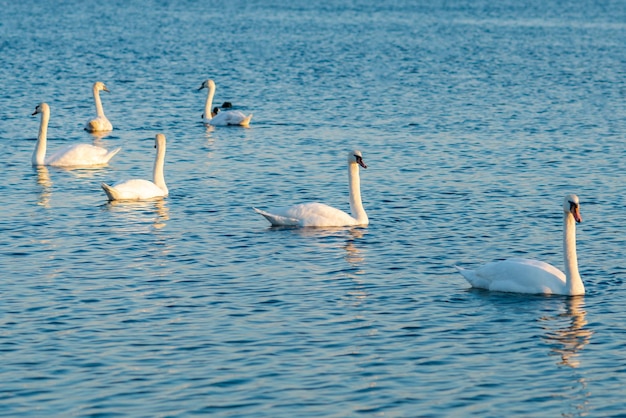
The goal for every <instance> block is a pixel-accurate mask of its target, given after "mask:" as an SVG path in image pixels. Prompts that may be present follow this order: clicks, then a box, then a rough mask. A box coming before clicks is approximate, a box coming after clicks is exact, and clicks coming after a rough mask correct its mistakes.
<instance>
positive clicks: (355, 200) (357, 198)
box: [348, 163, 369, 225]
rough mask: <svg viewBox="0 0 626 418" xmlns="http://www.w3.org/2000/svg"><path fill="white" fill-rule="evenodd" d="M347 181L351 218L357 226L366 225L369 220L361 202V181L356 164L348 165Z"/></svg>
mask: <svg viewBox="0 0 626 418" xmlns="http://www.w3.org/2000/svg"><path fill="white" fill-rule="evenodd" d="M348 181H349V183H350V212H351V213H352V217H353V218H355V219H356V220H357V224H358V225H367V224H368V222H369V220H368V218H367V213H365V209H364V208H363V202H362V201H361V179H360V177H359V165H358V164H356V163H349V164H348Z"/></svg>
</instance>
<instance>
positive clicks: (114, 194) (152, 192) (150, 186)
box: [102, 134, 169, 201]
mask: <svg viewBox="0 0 626 418" xmlns="http://www.w3.org/2000/svg"><path fill="white" fill-rule="evenodd" d="M155 148H156V149H157V154H156V159H155V161H154V169H153V172H152V181H149V180H143V179H132V180H125V181H121V182H119V183H116V184H114V185H113V186H109V185H108V184H106V183H102V189H103V190H104V192H105V193H106V195H107V198H108V199H109V201H113V200H147V199H154V198H157V197H165V196H167V195H168V193H169V190H168V189H167V186H166V185H165V177H164V175H163V166H164V163H165V135H163V134H157V135H156V139H155Z"/></svg>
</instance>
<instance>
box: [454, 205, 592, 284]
mask: <svg viewBox="0 0 626 418" xmlns="http://www.w3.org/2000/svg"><path fill="white" fill-rule="evenodd" d="M577 222H582V218H581V216H580V212H579V201H578V196H576V195H574V194H571V195H567V196H565V199H564V201H563V253H564V254H563V258H564V260H565V273H563V272H562V271H560V270H559V269H557V268H556V267H554V266H552V265H550V264H548V263H544V262H543V261H537V260H527V259H522V258H512V259H509V260H504V261H495V262H491V263H488V264H485V265H483V266H481V267H478V268H477V269H476V270H465V269H462V268H459V267H457V269H458V270H459V272H460V273H461V274H462V275H463V277H465V278H466V279H467V281H468V282H469V283H470V284H471V285H472V287H477V288H481V289H488V290H493V291H500V292H514V293H531V294H554V295H569V296H575V295H584V294H585V286H584V285H583V282H582V279H581V278H580V274H579V273H578V260H577V257H576V223H577Z"/></svg>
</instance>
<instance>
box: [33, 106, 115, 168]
mask: <svg viewBox="0 0 626 418" xmlns="http://www.w3.org/2000/svg"><path fill="white" fill-rule="evenodd" d="M38 113H41V124H40V125H39V136H38V137H37V145H35V151H33V157H32V160H31V161H32V164H33V165H35V166H40V165H51V166H56V167H90V166H102V165H106V164H108V163H109V160H110V159H111V158H113V156H114V155H115V154H117V153H118V152H119V151H120V150H121V148H116V149H114V150H113V151H107V150H106V149H104V148H102V147H96V146H94V145H91V144H72V145H66V146H64V147H62V148H61V149H59V150H58V151H57V152H55V153H54V154H52V155H51V156H49V157H48V158H46V146H47V142H48V121H49V120H50V106H48V104H47V103H40V104H38V105H37V107H36V108H35V111H34V112H33V114H32V116H35V115H36V114H38Z"/></svg>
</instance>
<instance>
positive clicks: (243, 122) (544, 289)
mask: <svg viewBox="0 0 626 418" xmlns="http://www.w3.org/2000/svg"><path fill="white" fill-rule="evenodd" d="M205 88H206V89H208V94H207V98H206V102H205V107H204V113H203V114H202V121H203V122H204V123H205V124H209V125H214V126H226V125H239V126H248V125H249V124H250V121H251V119H252V114H250V115H247V116H246V115H244V114H243V113H242V112H239V111H236V110H226V111H220V109H219V108H218V107H215V108H212V106H213V97H214V95H215V82H214V81H213V80H210V79H209V80H205V81H204V82H203V83H202V85H201V86H200V88H199V89H198V90H202V89H205ZM100 91H106V92H108V91H109V90H108V89H107V87H106V86H105V85H104V83H102V82H100V81H98V82H96V83H94V85H93V97H94V101H95V105H96V114H97V117H96V118H95V119H92V120H90V121H89V122H88V123H87V124H86V126H85V130H87V131H89V132H103V131H104V132H106V131H111V130H112V129H113V125H112V124H111V122H109V120H108V119H107V117H106V116H105V114H104V110H103V107H102V101H101V100H100ZM229 105H230V103H229V102H225V103H224V104H223V105H222V108H229V107H230V106H229ZM37 114H41V124H40V127H39V135H38V137H37V143H36V145H35V150H34V151H33V155H32V165H33V166H41V165H48V166H57V167H72V168H78V167H97V166H104V165H106V164H108V163H109V161H110V160H111V158H113V157H114V156H115V155H116V154H117V153H118V152H119V151H120V149H121V148H116V149H114V150H112V151H108V150H106V149H104V148H101V147H97V146H94V145H91V144H72V145H67V146H65V147H63V148H61V149H59V150H57V151H56V152H55V153H53V154H52V155H50V156H49V157H46V145H47V132H48V122H49V120H50V107H49V106H48V104H46V103H40V104H39V105H38V106H37V107H36V108H35V112H34V113H33V115H37ZM155 148H156V150H157V152H156V159H155V162H154V168H153V178H152V181H149V180H143V179H132V180H124V181H121V182H118V183H115V184H113V185H108V184H105V183H102V185H101V186H102V189H103V190H104V192H105V194H106V196H107V199H108V200H109V201H133V200H149V199H155V198H162V197H166V196H167V195H168V193H169V191H168V188H167V185H166V184H165V177H164V173H163V169H164V163H165V149H166V139H165V135H163V134H162V133H159V134H157V135H156V138H155ZM360 168H363V169H365V168H367V165H366V164H365V162H364V161H363V155H362V153H361V151H359V150H353V151H350V152H349V153H348V182H349V196H350V212H351V214H348V213H346V212H344V211H342V210H339V209H336V208H334V207H332V206H328V205H326V204H323V203H317V202H313V203H302V204H297V205H294V206H288V207H281V208H275V209H268V210H261V209H257V208H253V209H254V210H255V211H256V212H257V213H259V214H261V215H262V216H264V217H265V218H266V219H267V220H268V221H269V222H270V224H271V225H272V226H290V227H345V226H367V225H368V223H369V219H368V217H367V213H366V212H365V209H364V208H363V203H362V200H361V183H360V176H359V170H360ZM579 206H580V202H579V199H578V196H576V195H574V194H570V195H567V196H565V199H564V201H563V256H564V262H565V273H563V272H562V271H561V270H559V269H558V268H556V267H554V266H552V265H550V264H548V263H545V262H542V261H537V260H530V259H523V258H513V259H508V260H503V261H496V262H491V263H487V264H485V265H483V266H481V267H478V268H477V269H475V270H468V269H463V268H460V267H457V269H458V270H459V272H460V273H461V275H463V277H465V279H466V280H467V281H468V282H469V283H470V285H471V286H472V287H475V288H480V289H486V290H491V291H500V292H512V293H527V294H555V295H568V296H576V295H584V294H585V287H584V285H583V282H582V279H581V277H580V274H579V272H578V261H577V256H576V223H579V222H581V221H582V217H581V216H580V209H579Z"/></svg>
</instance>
